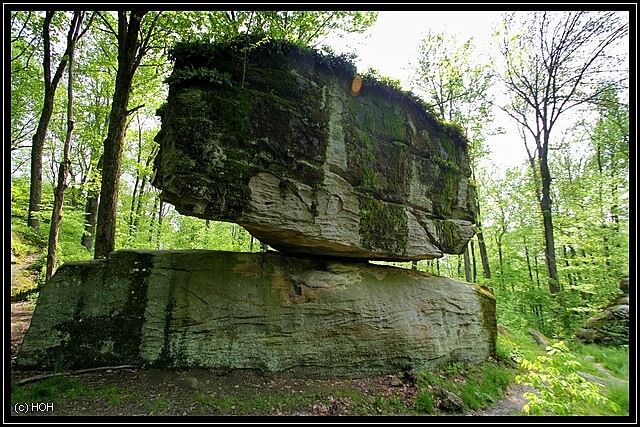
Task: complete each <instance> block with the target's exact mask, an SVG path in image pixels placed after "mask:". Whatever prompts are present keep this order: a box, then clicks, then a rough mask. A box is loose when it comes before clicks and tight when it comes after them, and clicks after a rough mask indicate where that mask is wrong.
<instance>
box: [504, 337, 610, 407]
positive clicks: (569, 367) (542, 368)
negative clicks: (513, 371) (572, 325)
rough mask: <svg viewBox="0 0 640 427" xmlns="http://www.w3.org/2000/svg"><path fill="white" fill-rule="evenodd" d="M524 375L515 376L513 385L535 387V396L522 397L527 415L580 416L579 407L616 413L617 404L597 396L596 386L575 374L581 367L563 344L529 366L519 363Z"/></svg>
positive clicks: (549, 350) (555, 346)
mask: <svg viewBox="0 0 640 427" xmlns="http://www.w3.org/2000/svg"><path fill="white" fill-rule="evenodd" d="M521 365H522V367H523V368H524V369H525V370H527V373H526V374H523V375H518V376H517V377H516V382H518V383H520V384H525V385H528V386H531V387H534V388H535V389H536V391H537V393H525V395H524V397H525V398H526V399H527V400H528V401H529V403H528V404H527V405H525V406H524V408H523V409H524V412H525V413H526V414H533V415H545V414H553V415H580V408H579V406H578V405H579V404H583V403H586V404H587V405H589V406H596V407H597V406H603V405H608V406H609V407H610V408H611V409H613V410H614V411H615V410H618V406H617V404H616V403H614V402H612V401H610V400H609V399H607V398H606V397H605V396H603V395H602V394H601V393H600V390H599V389H598V386H597V385H595V384H594V383H592V382H590V381H588V380H586V379H584V378H583V377H581V376H580V375H579V374H578V369H579V368H580V367H581V364H580V362H578V361H577V360H576V357H575V356H574V355H573V354H571V353H570V352H569V349H568V348H567V346H566V345H565V344H564V343H563V342H562V341H560V342H558V343H555V344H553V345H551V346H549V347H547V354H546V355H543V356H538V357H536V359H535V360H534V361H533V362H532V361H529V360H527V359H523V360H522V361H521Z"/></svg>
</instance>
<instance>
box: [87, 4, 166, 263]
mask: <svg viewBox="0 0 640 427" xmlns="http://www.w3.org/2000/svg"><path fill="white" fill-rule="evenodd" d="M147 14H148V11H143V10H135V11H131V12H129V13H127V11H119V12H118V24H117V31H116V30H114V29H113V27H112V25H111V20H110V19H109V18H108V17H107V16H105V15H103V14H100V15H99V16H100V17H101V19H102V21H103V22H104V24H105V25H106V27H107V28H108V30H109V31H111V32H112V34H113V35H114V36H115V37H116V40H117V43H118V70H117V73H116V83H115V89H114V94H113V101H112V104H111V113H110V115H109V128H108V133H107V137H106V139H105V140H104V153H103V155H104V164H103V168H102V185H101V187H100V204H99V206H98V220H97V223H96V228H97V232H96V240H95V255H94V256H95V258H104V257H106V256H107V254H108V253H109V252H111V251H113V250H114V249H115V238H116V212H117V204H118V188H119V183H120V167H121V162H122V151H123V146H124V133H125V131H126V127H127V123H126V120H127V116H128V115H129V114H131V113H132V112H133V111H131V110H128V105H129V97H130V95H131V90H132V87H131V84H132V81H133V77H134V74H135V72H136V70H137V68H138V66H139V65H140V63H141V61H142V59H143V57H144V55H145V54H146V53H147V51H149V50H150V49H151V47H152V46H151V43H150V42H151V37H152V35H153V33H154V30H155V28H156V23H157V21H158V18H159V16H160V13H159V12H158V13H152V14H150V15H149V18H150V19H149V22H147V23H146V25H145V26H143V25H142V24H143V22H142V21H143V19H144V17H145V15H147Z"/></svg>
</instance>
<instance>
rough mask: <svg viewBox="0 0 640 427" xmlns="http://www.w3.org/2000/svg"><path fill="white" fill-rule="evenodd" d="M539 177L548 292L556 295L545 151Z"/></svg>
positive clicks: (541, 160)
mask: <svg viewBox="0 0 640 427" xmlns="http://www.w3.org/2000/svg"><path fill="white" fill-rule="evenodd" d="M539 160H540V177H541V180H542V193H541V198H540V209H541V210H542V219H543V225H544V242H545V248H544V256H545V262H546V264H547V273H548V275H549V292H550V293H551V294H557V293H559V292H560V281H559V280H558V270H557V266H556V249H555V240H554V237H553V220H552V215H551V173H550V171H549V165H548V164H547V155H546V151H544V153H543V154H542V153H541V156H540V158H539Z"/></svg>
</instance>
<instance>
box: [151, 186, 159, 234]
mask: <svg viewBox="0 0 640 427" xmlns="http://www.w3.org/2000/svg"><path fill="white" fill-rule="evenodd" d="M159 201H160V197H159V196H157V197H154V198H153V208H152V209H151V219H150V220H149V243H152V242H153V234H154V232H155V225H156V215H157V214H158V202H159Z"/></svg>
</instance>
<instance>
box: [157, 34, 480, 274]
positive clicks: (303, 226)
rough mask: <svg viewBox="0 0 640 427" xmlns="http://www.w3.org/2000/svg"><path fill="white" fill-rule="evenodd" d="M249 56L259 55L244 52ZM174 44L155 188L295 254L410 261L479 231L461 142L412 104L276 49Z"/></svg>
mask: <svg viewBox="0 0 640 427" xmlns="http://www.w3.org/2000/svg"><path fill="white" fill-rule="evenodd" d="M250 44H251V46H254V44H255V43H253V42H251V43H250ZM257 44H258V47H253V48H251V49H245V47H246V45H245V44H243V43H240V44H238V45H234V44H229V45H202V44H181V45H179V46H177V47H176V48H175V49H174V53H173V56H174V57H175V66H174V71H173V74H172V77H171V78H170V79H169V81H170V83H171V84H170V86H169V95H168V98H167V103H166V104H165V106H164V107H163V108H161V109H160V110H159V114H160V116H161V118H162V127H161V130H160V132H159V133H158V135H157V136H156V141H157V142H158V143H159V145H160V149H159V152H158V155H157V157H156V159H155V163H154V168H155V178H154V180H153V185H154V186H156V187H157V188H159V189H160V190H162V193H161V197H162V198H163V199H164V200H165V201H167V202H170V203H172V204H173V205H175V207H176V209H177V210H178V211H179V212H180V213H182V214H185V215H193V216H197V217H200V218H206V219H213V220H222V221H229V222H236V223H238V224H240V225H242V226H243V227H245V228H246V229H247V230H248V231H249V232H250V233H251V234H253V235H254V236H255V237H257V238H258V239H260V240H261V241H263V242H265V243H268V244H269V245H270V246H271V247H273V248H275V249H278V250H280V251H282V252H287V253H290V254H314V255H323V256H333V257H350V258H361V259H369V260H375V259H378V260H396V261H407V260H419V259H431V258H437V257H441V256H442V255H443V254H444V253H455V254H460V253H462V252H463V251H464V247H465V245H466V243H467V242H468V241H469V239H470V238H471V237H472V236H473V234H474V232H475V228H474V223H475V218H476V193H475V186H474V184H473V181H471V180H470V176H471V170H470V167H469V158H468V149H467V140H466V138H465V137H464V135H463V134H462V133H461V132H460V130H459V129H458V128H455V127H452V126H448V125H443V124H442V123H440V122H439V121H438V120H436V119H435V117H434V115H433V114H431V113H429V112H428V110H427V108H426V107H425V106H424V105H422V104H420V103H419V102H418V101H416V99H415V98H412V97H410V96H408V95H407V94H403V93H401V92H399V91H398V90H396V89H394V88H392V87H390V86H387V85H385V84H383V83H380V82H378V81H377V80H374V79H368V78H364V80H362V87H361V89H360V90H359V91H358V92H357V93H354V91H353V88H352V83H353V82H354V80H356V81H357V78H356V74H355V69H354V68H353V69H351V68H349V67H348V66H347V65H345V63H341V62H340V61H339V60H337V59H335V58H334V59H331V58H328V57H324V56H322V55H319V54H318V53H316V52H311V51H306V50H303V49H301V48H297V47H293V46H288V45H286V44H284V43H280V42H277V41H276V42H265V41H261V42H260V43H257Z"/></svg>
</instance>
